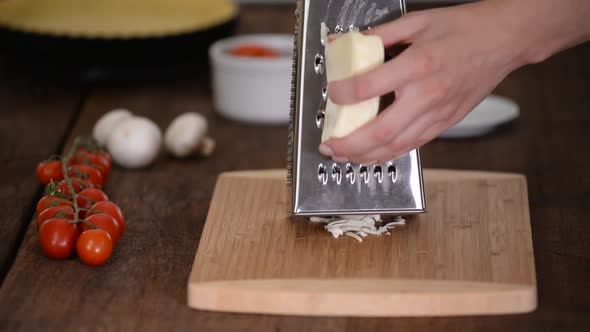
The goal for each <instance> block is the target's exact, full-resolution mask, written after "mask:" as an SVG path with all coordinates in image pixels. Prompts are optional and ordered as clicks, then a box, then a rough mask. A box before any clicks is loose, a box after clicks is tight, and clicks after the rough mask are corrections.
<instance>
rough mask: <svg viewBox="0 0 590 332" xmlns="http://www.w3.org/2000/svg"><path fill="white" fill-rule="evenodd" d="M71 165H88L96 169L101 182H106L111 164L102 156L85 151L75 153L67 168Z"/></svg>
mask: <svg viewBox="0 0 590 332" xmlns="http://www.w3.org/2000/svg"><path fill="white" fill-rule="evenodd" d="M71 165H88V166H92V167H94V168H96V169H98V170H99V171H100V174H101V175H102V178H103V182H106V181H107V178H108V177H109V173H110V172H111V163H110V161H109V160H107V159H105V157H104V156H103V155H102V154H98V153H90V152H88V151H86V150H79V151H78V152H76V154H75V155H74V156H73V157H72V159H70V161H69V163H68V166H71Z"/></svg>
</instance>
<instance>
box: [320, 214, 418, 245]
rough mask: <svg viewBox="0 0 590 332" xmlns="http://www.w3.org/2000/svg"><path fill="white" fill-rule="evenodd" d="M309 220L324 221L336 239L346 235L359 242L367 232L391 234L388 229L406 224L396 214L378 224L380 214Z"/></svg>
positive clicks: (326, 227)
mask: <svg viewBox="0 0 590 332" xmlns="http://www.w3.org/2000/svg"><path fill="white" fill-rule="evenodd" d="M309 220H310V221H311V222H317V223H325V224H326V225H325V226H324V228H325V229H326V230H327V231H328V232H330V233H332V236H333V237H334V238H336V239H337V238H339V237H340V236H342V235H346V236H350V237H351V238H353V239H356V240H357V241H359V242H363V238H364V237H366V236H368V235H369V234H371V235H383V234H386V235H389V234H391V233H390V232H389V230H391V229H394V228H396V227H398V226H404V225H405V224H406V221H405V220H404V219H403V218H402V217H399V216H397V217H395V219H394V221H392V222H389V223H387V224H385V225H382V226H378V225H376V224H377V223H382V220H381V216H380V215H368V216H338V217H311V218H310V219H309Z"/></svg>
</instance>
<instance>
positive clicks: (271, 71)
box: [209, 34, 293, 124]
mask: <svg viewBox="0 0 590 332" xmlns="http://www.w3.org/2000/svg"><path fill="white" fill-rule="evenodd" d="M248 44H255V45H260V46H263V47H268V48H271V49H273V50H276V51H278V52H279V53H280V54H281V56H280V57H278V58H252V57H239V56H235V55H231V54H230V52H229V51H230V50H231V49H233V48H236V47H239V46H242V45H248ZM292 48H293V36H291V35H278V34H261V35H244V36H236V37H231V38H227V39H223V40H220V41H218V42H216V43H215V44H213V45H212V46H211V48H210V49H209V57H210V60H211V65H212V76H213V98H214V103H215V108H216V110H217V111H218V112H219V113H221V114H222V115H224V116H225V117H227V118H230V119H232V120H237V121H243V122H248V123H262V124H284V123H287V122H288V121H289V107H290V97H291V92H290V91H291V64H292Z"/></svg>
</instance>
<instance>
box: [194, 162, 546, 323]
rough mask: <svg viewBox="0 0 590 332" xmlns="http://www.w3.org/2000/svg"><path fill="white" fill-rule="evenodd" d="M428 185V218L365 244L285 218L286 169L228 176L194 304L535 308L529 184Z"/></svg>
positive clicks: (440, 180) (285, 310) (401, 311)
mask: <svg viewBox="0 0 590 332" xmlns="http://www.w3.org/2000/svg"><path fill="white" fill-rule="evenodd" d="M424 178H425V187H426V204H427V208H428V213H426V214H422V215H417V216H412V217H409V218H407V219H408V223H407V225H406V226H405V227H401V228H396V229H394V230H393V231H392V234H391V235H384V236H373V237H368V238H365V239H364V241H363V242H362V243H361V242H357V241H356V240H354V239H352V238H349V237H341V238H338V239H333V238H332V237H331V234H330V233H328V232H327V231H325V230H324V229H323V227H322V225H318V224H313V223H309V222H307V221H306V220H305V219H304V218H299V219H290V218H289V217H288V215H287V189H286V185H285V179H286V175H285V172H284V171H282V170H271V171H244V172H233V173H224V174H222V175H221V176H220V177H219V179H218V182H217V186H216V189H215V193H214V195H213V200H212V203H211V207H210V210H209V215H208V218H207V223H206V225H205V229H204V231H203V235H202V237H201V241H200V244H199V248H198V251H197V255H196V258H195V262H194V264H193V267H192V271H191V275H190V279H189V283H188V304H189V306H191V307H193V308H196V309H203V310H216V311H229V312H245V313H270V314H289V315H322V316H447V315H479V314H506V313H521V312H529V311H532V310H534V309H535V308H536V305H537V298H536V294H537V291H536V281H535V266H534V257H533V248H532V241H531V228H530V217H529V210H528V197H527V190H526V179H525V178H524V176H522V175H516V174H503V173H486V172H465V171H449V170H424Z"/></svg>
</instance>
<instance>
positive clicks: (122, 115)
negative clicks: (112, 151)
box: [92, 108, 133, 146]
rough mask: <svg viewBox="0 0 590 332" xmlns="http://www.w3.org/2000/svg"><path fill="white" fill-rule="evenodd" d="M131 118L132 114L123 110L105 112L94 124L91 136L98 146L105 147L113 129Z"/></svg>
mask: <svg viewBox="0 0 590 332" xmlns="http://www.w3.org/2000/svg"><path fill="white" fill-rule="evenodd" d="M132 116H133V114H131V112H130V111H129V110H127V109H124V108H116V109H114V110H112V111H109V112H106V113H105V114H103V115H102V116H101V117H100V118H99V119H98V121H96V124H95V125H94V128H93V129H92V136H93V137H94V139H95V140H96V141H97V142H98V144H99V145H101V146H105V145H106V144H107V140H108V139H109V136H110V135H111V132H112V131H113V129H114V128H115V127H116V126H117V125H118V124H119V123H121V122H122V121H123V120H125V119H128V118H130V117H132Z"/></svg>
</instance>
